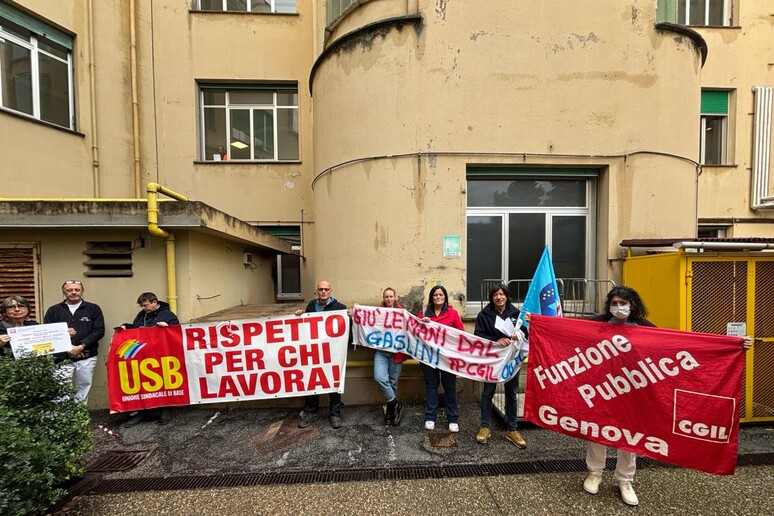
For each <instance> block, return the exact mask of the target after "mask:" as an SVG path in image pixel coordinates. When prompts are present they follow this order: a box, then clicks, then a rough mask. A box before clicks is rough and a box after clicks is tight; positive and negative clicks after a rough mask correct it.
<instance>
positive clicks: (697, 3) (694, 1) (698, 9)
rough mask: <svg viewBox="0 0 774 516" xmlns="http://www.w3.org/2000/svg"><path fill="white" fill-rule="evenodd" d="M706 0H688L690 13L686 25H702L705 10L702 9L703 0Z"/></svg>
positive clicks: (704, 0)
mask: <svg viewBox="0 0 774 516" xmlns="http://www.w3.org/2000/svg"><path fill="white" fill-rule="evenodd" d="M706 1H707V0H689V3H690V7H691V13H690V19H689V20H688V25H704V15H705V13H706V10H705V9H704V2H706Z"/></svg>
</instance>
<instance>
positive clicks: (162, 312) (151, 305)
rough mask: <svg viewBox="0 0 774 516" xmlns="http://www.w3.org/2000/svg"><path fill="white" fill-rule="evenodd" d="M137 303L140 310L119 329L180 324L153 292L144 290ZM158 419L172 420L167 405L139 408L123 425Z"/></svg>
mask: <svg viewBox="0 0 774 516" xmlns="http://www.w3.org/2000/svg"><path fill="white" fill-rule="evenodd" d="M137 304H138V305H140V311H139V312H138V313H137V315H136V316H135V318H134V321H133V322H131V323H124V324H122V325H121V326H119V327H118V328H116V329H117V330H127V329H130V328H149V327H151V326H160V327H165V326H169V325H175V324H180V321H179V320H178V319H177V316H176V315H175V314H174V313H173V312H172V310H170V309H169V304H168V303H165V302H164V301H159V298H158V297H156V294H154V293H153V292H143V293H142V294H140V297H138V298H137ZM155 420H158V422H159V424H160V425H166V424H168V423H169V422H170V421H171V420H172V415H171V414H170V412H169V409H168V408H167V407H161V408H159V409H148V410H139V411H137V412H136V413H134V414H132V415H131V417H129V419H127V420H126V421H124V423H123V424H122V425H121V426H122V427H123V428H132V427H133V426H137V425H139V424H140V423H142V422H143V421H155Z"/></svg>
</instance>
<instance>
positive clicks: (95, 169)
mask: <svg viewBox="0 0 774 516" xmlns="http://www.w3.org/2000/svg"><path fill="white" fill-rule="evenodd" d="M86 10H87V17H88V23H89V89H90V90H91V92H90V93H91V101H90V102H89V108H90V109H91V172H92V177H93V181H94V197H99V146H98V144H97V86H96V79H95V75H96V73H97V70H96V66H97V65H96V63H95V61H96V57H95V56H94V0H89V2H88V4H87V5H86ZM138 197H139V196H138Z"/></svg>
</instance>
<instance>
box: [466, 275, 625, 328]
mask: <svg viewBox="0 0 774 516" xmlns="http://www.w3.org/2000/svg"><path fill="white" fill-rule="evenodd" d="M530 283H532V280H531V279H512V280H508V281H504V280H502V279H499V278H498V279H494V278H492V279H485V280H482V281H481V309H482V310H483V308H484V306H485V305H486V304H487V303H488V302H489V289H491V288H492V287H494V286H496V285H502V284H505V285H506V286H507V287H508V291H509V292H510V294H511V302H512V303H514V304H515V305H516V306H517V307H519V308H521V305H522V304H523V303H524V298H525V297H526V296H527V291H528V290H529V285H530ZM556 286H557V288H558V289H559V301H560V302H561V305H562V315H564V317H574V318H579V319H583V318H587V317H590V316H592V315H594V314H596V313H599V312H601V311H602V309H603V308H604V305H605V298H606V297H607V293H608V291H609V290H610V289H611V288H613V287H614V286H615V282H614V281H613V280H608V279H587V278H557V279H556Z"/></svg>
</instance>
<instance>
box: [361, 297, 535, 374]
mask: <svg viewBox="0 0 774 516" xmlns="http://www.w3.org/2000/svg"><path fill="white" fill-rule="evenodd" d="M352 321H353V323H352V324H353V333H354V339H355V344H357V345H359V346H365V347H368V348H372V349H378V350H382V351H389V352H390V353H405V354H406V355H409V356H410V357H412V358H414V359H416V360H418V361H420V362H422V363H423V364H427V365H429V366H431V367H434V368H436V369H441V370H442V371H447V372H450V373H453V374H455V375H457V376H459V377H461V378H469V379H471V380H476V381H479V382H493V383H494V382H497V383H501V382H507V381H508V380H510V379H511V378H512V377H513V376H514V375H515V374H518V372H519V367H520V366H521V363H522V362H523V361H524V357H525V356H526V341H522V342H521V346H522V348H521V349H520V348H519V346H520V344H519V342H518V341H514V343H513V344H512V345H511V346H505V347H503V346H501V345H500V344H498V343H497V342H492V341H491V340H488V339H484V338H481V337H476V336H475V335H471V334H470V333H465V332H463V331H460V330H457V329H455V328H451V327H449V326H444V325H442V324H438V323H435V322H428V323H425V322H422V320H421V319H419V318H418V317H416V316H414V315H412V314H411V313H409V312H408V311H406V310H403V309H399V308H383V307H373V306H355V308H354V311H353V317H352Z"/></svg>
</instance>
